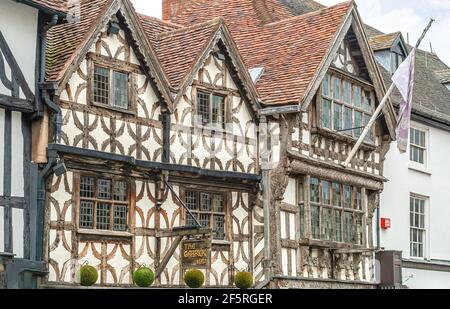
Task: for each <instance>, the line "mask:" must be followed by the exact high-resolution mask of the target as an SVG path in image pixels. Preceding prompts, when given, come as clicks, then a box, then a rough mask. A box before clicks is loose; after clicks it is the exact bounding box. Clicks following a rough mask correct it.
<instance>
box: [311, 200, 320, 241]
mask: <svg viewBox="0 0 450 309" xmlns="http://www.w3.org/2000/svg"><path fill="white" fill-rule="evenodd" d="M319 226H320V213H319V207H317V206H311V234H312V238H313V239H320V229H319Z"/></svg>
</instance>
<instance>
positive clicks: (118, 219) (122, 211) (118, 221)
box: [114, 205, 127, 232]
mask: <svg viewBox="0 0 450 309" xmlns="http://www.w3.org/2000/svg"><path fill="white" fill-rule="evenodd" d="M126 230H127V206H126V205H115V206H114V231H121V232H123V231H126Z"/></svg>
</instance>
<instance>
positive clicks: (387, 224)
mask: <svg viewBox="0 0 450 309" xmlns="http://www.w3.org/2000/svg"><path fill="white" fill-rule="evenodd" d="M381 228H382V229H383V230H387V229H390V228H391V219H389V218H381Z"/></svg>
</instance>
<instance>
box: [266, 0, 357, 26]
mask: <svg viewBox="0 0 450 309" xmlns="http://www.w3.org/2000/svg"><path fill="white" fill-rule="evenodd" d="M352 3H354V1H353V0H350V1H345V2H341V3H337V4H335V5H332V6H327V7H324V8H322V9H319V10H316V11H312V12H309V13H305V14H302V15H295V16H292V17H290V18H285V19H281V20H277V21H274V22H271V23H267V24H265V25H264V26H272V25H277V24H281V23H283V22H287V21H291V20H296V19H303V18H307V17H310V16H315V15H320V14H323V13H324V12H325V11H331V10H334V9H337V8H340V7H344V6H348V5H349V4H352Z"/></svg>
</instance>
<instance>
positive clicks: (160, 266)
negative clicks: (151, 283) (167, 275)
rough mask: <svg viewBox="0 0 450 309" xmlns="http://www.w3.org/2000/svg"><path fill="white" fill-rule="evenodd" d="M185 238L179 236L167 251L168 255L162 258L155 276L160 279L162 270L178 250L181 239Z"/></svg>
mask: <svg viewBox="0 0 450 309" xmlns="http://www.w3.org/2000/svg"><path fill="white" fill-rule="evenodd" d="M182 239H183V236H177V237H176V238H175V239H174V240H173V242H172V245H171V246H170V249H169V251H167V253H166V255H165V256H164V258H163V259H162V261H161V263H160V264H159V266H158V268H157V269H156V274H155V278H156V279H157V280H159V277H160V276H161V274H162V272H163V271H164V269H165V268H166V266H167V264H168V263H169V261H170V259H171V258H172V256H173V254H174V253H175V250H177V248H178V245H179V244H180V242H181V240H182Z"/></svg>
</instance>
